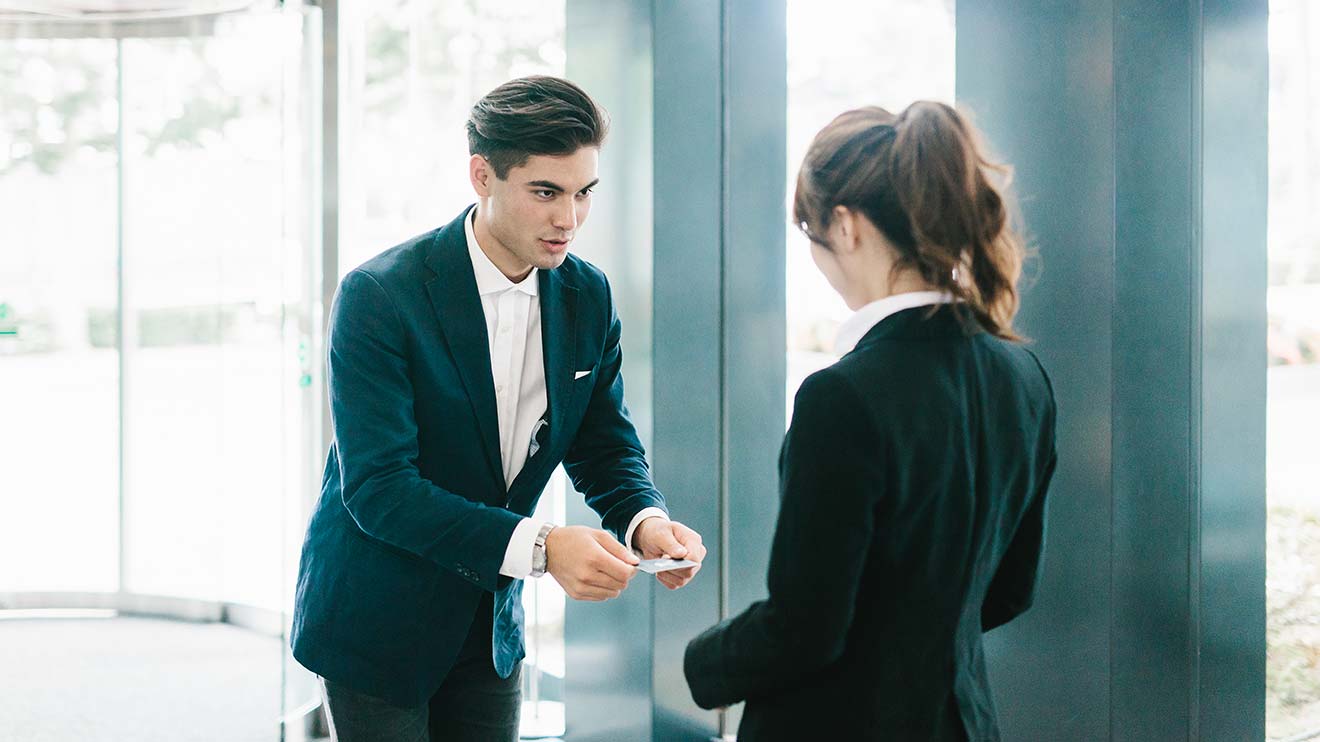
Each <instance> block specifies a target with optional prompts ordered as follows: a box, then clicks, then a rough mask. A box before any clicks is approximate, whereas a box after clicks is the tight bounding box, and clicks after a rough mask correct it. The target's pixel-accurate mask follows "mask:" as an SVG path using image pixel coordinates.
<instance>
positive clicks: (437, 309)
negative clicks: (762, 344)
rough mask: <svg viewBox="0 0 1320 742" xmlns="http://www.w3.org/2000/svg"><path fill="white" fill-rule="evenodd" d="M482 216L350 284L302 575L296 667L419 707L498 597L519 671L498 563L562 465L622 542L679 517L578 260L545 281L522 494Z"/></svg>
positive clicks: (517, 607)
mask: <svg viewBox="0 0 1320 742" xmlns="http://www.w3.org/2000/svg"><path fill="white" fill-rule="evenodd" d="M466 215H467V210H464V213H463V214H460V215H459V216H458V218H456V219H454V221H453V222H451V223H449V224H448V225H446V226H444V227H442V228H440V229H437V230H435V231H433V232H429V233H427V234H424V235H421V236H420V237H417V238H414V239H412V240H409V241H408V242H405V243H403V244H402V245H399V246H397V247H394V248H391V249H389V250H386V251H385V252H383V253H381V254H380V255H378V256H376V257H375V258H372V259H371V260H369V261H367V262H366V263H364V264H363V265H362V266H360V267H358V268H357V269H355V270H353V271H352V272H350V273H349V274H348V275H347V276H345V277H344V280H343V281H342V282H341V284H340V286H339V292H338V294H337V295H336V298H335V303H334V308H333V310H332V313H331V319H330V329H329V338H328V341H327V345H328V351H329V352H328V355H329V370H328V382H329V392H330V412H331V416H332V419H333V423H334V435H335V437H334V442H333V443H332V445H331V447H330V454H329V458H328V460H327V461H326V467H325V475H324V479H323V483H322V487H321V498H320V500H319V501H318V502H317V505H316V508H315V511H314V512H313V513H312V517H311V521H310V523H309V524H308V526H307V537H306V541H305V542H304V544H303V550H302V560H301V563H300V565H299V569H298V586H297V595H296V598H295V603H294V614H293V629H292V636H291V641H292V645H293V655H294V657H295V658H297V659H298V661H299V662H300V663H302V664H303V666H305V667H306V668H308V669H309V670H311V671H312V672H315V673H317V674H318V675H321V676H323V677H326V678H329V679H330V680H332V681H335V682H337V683H340V684H342V685H346V686H348V687H350V688H353V689H356V690H358V691H361V692H363V693H368V694H371V695H374V696H378V697H380V698H384V699H386V700H389V701H392V702H394V703H396V704H399V705H405V706H416V705H420V704H422V703H424V702H425V701H426V700H427V699H428V698H430V696H431V695H432V694H433V693H434V692H435V691H436V689H437V688H439V686H440V683H441V681H443V680H444V678H445V676H446V675H447V674H448V672H449V669H450V667H451V666H452V665H453V662H454V659H455V658H456V656H457V654H458V651H459V649H460V648H461V647H462V645H463V640H464V638H465V637H466V636H467V632H468V627H469V626H470V625H471V623H472V620H473V616H474V615H475V611H476V607H477V602H478V599H479V598H480V596H481V591H482V590H489V591H493V592H494V593H495V596H494V606H495V607H494V611H495V615H494V642H493V644H494V646H493V651H492V655H493V659H494V663H495V669H496V670H497V671H498V672H499V674H500V675H501V676H504V677H507V676H508V675H509V674H510V673H511V672H512V671H513V668H514V667H515V666H516V665H517V663H518V661H519V660H521V659H522V658H523V656H524V649H523V626H522V623H523V621H522V600H521V595H522V592H521V591H522V581H521V580H511V579H509V578H507V577H503V576H501V575H500V574H499V569H500V566H501V565H502V564H503V562H504V552H505V549H506V548H507V546H508V542H509V538H510V536H511V535H512V534H513V530H514V527H515V526H516V525H517V524H518V522H519V520H520V519H521V518H522V516H526V515H530V514H531V512H532V511H533V509H535V507H536V502H537V500H538V499H539V498H540V495H541V491H542V490H543V489H544V488H545V485H546V482H547V481H548V480H549V478H550V475H551V473H552V472H553V471H554V469H555V467H556V466H557V465H558V464H559V463H560V462H561V461H562V462H563V463H564V466H565V469H566V470H567V472H568V475H569V478H570V479H572V480H573V485H574V486H575V487H576V488H577V490H578V491H579V492H582V493H584V495H585V496H586V501H587V504H588V505H589V506H591V507H592V508H593V509H594V510H595V511H596V512H597V513H599V514H600V516H601V520H602V522H603V524H604V527H605V528H607V529H609V530H612V531H613V532H614V533H615V534H616V535H618V537H619V538H620V539H621V540H622V539H623V537H624V531H626V529H627V528H628V523H629V522H630V521H631V520H632V518H633V516H634V515H636V514H637V513H638V512H639V511H641V510H642V509H643V508H646V507H659V508H662V509H663V508H664V499H663V498H662V497H661V496H660V493H659V492H657V491H656V489H655V486H654V485H653V484H652V482H651V475H650V471H649V469H648V467H647V464H646V460H645V457H644V453H643V451H642V445H641V443H640V442H639V441H638V439H637V433H636V431H635V430H634V428H633V424H632V421H631V420H630V419H629V416H628V410H627V408H626V407H625V405H624V402H623V378H622V376H620V374H619V368H620V363H621V356H620V352H619V332H620V328H619V319H618V316H617V315H616V314H615V311H614V304H613V300H612V299H611V296H610V289H609V285H608V283H607V282H606V280H605V275H604V274H603V273H601V272H600V271H599V270H597V269H596V268H595V267H594V266H592V265H590V264H589V263H587V262H585V261H583V260H580V259H578V258H577V257H575V256H572V255H570V256H568V258H567V259H566V260H565V262H564V263H563V265H561V266H560V267H558V268H556V269H554V270H548V271H540V272H539V273H538V277H539V284H538V288H539V292H540V297H539V298H540V302H541V334H542V340H543V343H544V350H545V370H546V391H547V397H548V406H549V410H548V420H549V433H548V438H546V440H545V441H544V442H543V443H542V445H541V447H540V449H539V450H538V451H537V452H536V454H535V455H534V456H531V457H530V458H528V459H527V463H526V464H525V465H524V466H523V469H522V471H521V473H520V474H519V475H518V477H517V479H515V480H514V482H513V484H512V485H511V486H510V487H508V488H507V490H506V488H505V482H504V474H503V470H502V468H501V462H500V445H499V433H498V430H499V423H498V417H497V415H496V410H495V389H494V382H493V381H492V377H491V366H490V347H489V341H488V340H487V334H486V333H487V331H486V322H485V315H484V314H483V312H482V308H481V297H480V296H479V295H478V293H477V283H476V277H475V274H474V273H473V269H472V262H471V259H470V257H469V255H468V249H467V238H466V235H465V234H464V230H463V220H464V218H466ZM584 371H586V372H589V373H586V374H584V375H582V377H581V378H575V376H577V375H578V373H579V372H584ZM528 443H530V441H529V442H528Z"/></svg>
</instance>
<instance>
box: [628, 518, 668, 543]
mask: <svg viewBox="0 0 1320 742" xmlns="http://www.w3.org/2000/svg"><path fill="white" fill-rule="evenodd" d="M647 518H664V519H665V520H669V514H668V513H666V512H665V511H663V510H661V509H660V508H642V509H641V510H640V511H638V513H637V515H634V516H633V519H632V521H631V522H629V523H628V531H627V534H626V535H625V536H624V537H623V545H624V546H626V547H628V548H629V549H630V550H631V549H632V547H633V545H632V537H633V531H636V530H637V526H640V525H641V524H642V521H644V520H646V519H647Z"/></svg>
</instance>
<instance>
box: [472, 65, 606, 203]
mask: <svg viewBox="0 0 1320 742" xmlns="http://www.w3.org/2000/svg"><path fill="white" fill-rule="evenodd" d="M608 127H609V124H608V123H607V121H606V116H605V111H604V110H602V109H601V107H600V106H598V105H596V102H595V101H593V100H592V99H591V96H589V95H587V94H586V93H585V92H584V91H583V90H582V88H579V87H578V86H576V85H574V84H573V83H571V82H569V81H568V80H564V79H561V78H558V77H548V76H545V75H534V76H531V77H520V78H518V79H516V80H510V81H508V82H506V83H504V84H503V85H501V86H499V87H498V88H495V89H494V90H492V91H490V92H489V93H487V94H486V95H485V97H483V98H482V99H481V100H479V101H477V103H476V105H474V106H472V114H471V115H470V116H469V117H468V121H467V135H468V152H469V153H471V154H474V155H481V156H483V157H485V158H486V159H487V160H489V161H490V164H491V167H493V168H494V169H495V175H496V177H498V178H500V179H503V178H505V177H506V176H507V175H508V174H509V170H510V169H511V168H515V167H518V166H519V165H522V164H523V163H525V162H527V159H528V158H529V157H531V156H532V155H551V156H554V157H562V156H564V155H571V154H573V153H574V152H576V151H578V150H579V149H581V148H582V147H599V146H600V145H601V142H603V141H604V140H605V132H606V130H607V129H608Z"/></svg>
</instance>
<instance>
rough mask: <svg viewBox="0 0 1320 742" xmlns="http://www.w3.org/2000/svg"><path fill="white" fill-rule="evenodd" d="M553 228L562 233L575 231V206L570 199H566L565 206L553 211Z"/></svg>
mask: <svg viewBox="0 0 1320 742" xmlns="http://www.w3.org/2000/svg"><path fill="white" fill-rule="evenodd" d="M553 224H554V227H555V229H558V230H560V231H563V232H570V233H571V232H572V231H573V230H575V229H577V204H575V203H573V200H572V199H568V204H567V205H566V206H563V207H560V208H559V209H557V210H556V211H555V218H554V222H553Z"/></svg>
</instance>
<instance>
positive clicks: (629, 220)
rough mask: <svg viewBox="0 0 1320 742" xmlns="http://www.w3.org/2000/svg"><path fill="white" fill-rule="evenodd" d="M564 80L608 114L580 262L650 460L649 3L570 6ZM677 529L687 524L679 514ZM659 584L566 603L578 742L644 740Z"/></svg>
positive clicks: (567, 697)
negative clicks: (605, 285)
mask: <svg viewBox="0 0 1320 742" xmlns="http://www.w3.org/2000/svg"><path fill="white" fill-rule="evenodd" d="M565 10H566V19H565V48H566V50H567V65H566V74H567V77H568V78H569V79H571V80H573V81H574V82H576V83H578V84H579V85H581V86H582V87H583V88H584V89H585V90H586V91H587V92H588V93H590V94H591V96H592V97H593V98H595V99H596V101H597V102H599V103H600V104H601V105H602V106H604V107H605V109H606V110H607V111H608V112H609V116H610V132H609V137H608V138H607V139H606V142H605V146H604V148H603V150H602V152H601V158H600V187H599V188H597V190H596V195H595V196H594V197H593V200H594V204H593V206H592V210H591V218H590V221H589V222H588V224H587V226H586V227H585V228H584V229H583V230H582V234H581V237H579V238H578V240H577V243H576V247H575V248H574V249H575V251H576V252H577V253H578V254H579V255H581V256H582V257H583V258H585V259H587V260H589V261H591V262H592V263H594V264H595V265H597V266H599V267H600V268H601V270H603V271H605V274H606V275H607V276H609V279H610V285H611V288H612V290H613V293H614V302H615V307H616V308H617V310H618V312H619V320H620V322H622V324H623V339H622V341H621V343H622V348H623V378H624V383H625V386H626V392H625V394H626V397H627V402H628V408H629V411H630V412H631V413H632V416H633V421H634V423H635V424H636V425H637V429H638V434H639V435H640V437H641V439H642V442H643V443H644V444H646V445H647V448H648V450H650V443H651V440H652V435H651V424H652V423H651V421H652V418H653V415H652V395H651V377H652V367H651V358H652V355H651V354H652V340H651V324H652V322H651V307H652V301H651V299H652V267H651V264H652V259H651V255H652V250H651V240H652V219H651V214H652V197H651V193H652V179H651V173H652V159H651V134H652V133H651V115H652V114H651V105H652V101H651V63H652V62H651V8H650V3H635V2H623V3H621V2H617V0H569V1H568V3H567V5H566V8H565ZM567 515H568V521H569V522H570V523H582V524H588V525H594V526H597V527H599V525H600V517H599V516H597V515H596V514H595V513H593V512H591V510H590V509H589V508H588V507H587V506H586V504H585V502H584V501H583V499H582V498H581V497H578V496H575V495H570V496H569V497H568V499H567ZM674 516H675V517H676V518H681V517H683V513H682V512H681V511H680V510H678V509H675V513H674ZM653 583H654V579H653V578H651V577H649V576H647V575H638V576H637V577H636V578H635V579H634V580H633V584H632V586H630V587H629V588H628V590H627V591H625V592H624V594H623V595H622V596H621V597H620V598H619V599H617V600H612V601H609V602H606V603H579V602H576V601H572V600H570V601H568V604H567V606H566V608H565V623H564V643H565V651H566V657H565V660H566V663H565V664H566V674H565V678H564V685H565V688H564V701H565V712H566V714H567V720H566V721H567V727H568V736H569V737H570V738H571V739H573V740H575V742H579V741H580V742H649V740H650V739H651V642H652V635H653V632H652V624H651V610H652V602H653V600H654V598H655V595H654V589H653V587H652V584H653Z"/></svg>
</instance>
